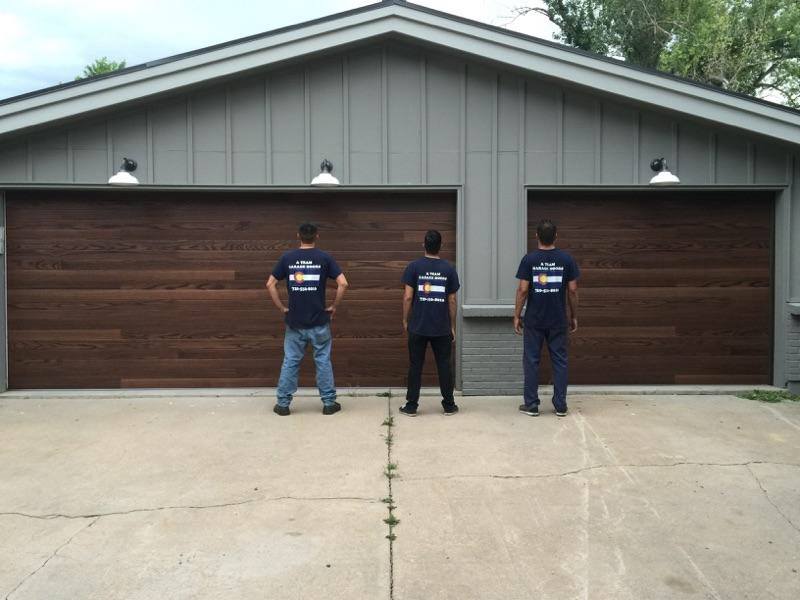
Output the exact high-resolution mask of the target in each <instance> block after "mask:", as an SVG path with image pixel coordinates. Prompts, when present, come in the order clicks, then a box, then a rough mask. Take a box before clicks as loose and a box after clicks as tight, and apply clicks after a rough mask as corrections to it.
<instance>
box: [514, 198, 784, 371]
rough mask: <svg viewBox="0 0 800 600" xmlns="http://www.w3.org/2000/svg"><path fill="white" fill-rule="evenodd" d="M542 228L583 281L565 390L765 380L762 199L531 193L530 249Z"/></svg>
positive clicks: (768, 214) (768, 325) (768, 206)
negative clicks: (552, 233)
mask: <svg viewBox="0 0 800 600" xmlns="http://www.w3.org/2000/svg"><path fill="white" fill-rule="evenodd" d="M541 218H550V219H552V220H554V221H555V222H556V223H557V225H558V228H559V238H558V245H559V246H560V247H562V248H564V249H566V250H567V251H569V252H571V253H572V254H573V255H574V256H575V257H576V259H577V261H578V264H579V266H580V268H581V271H582V277H581V281H580V305H581V307H580V314H579V317H580V319H579V321H580V329H579V331H578V333H577V335H575V336H573V337H572V339H571V349H570V381H572V382H575V383H594V384H601V383H609V384H611V383H619V384H634V383H653V384H658V383H663V384H700V383H709V384H711V383H720V384H723V383H729V384H735V383H748V384H749V383H769V382H770V381H771V375H770V368H771V367H770V365H771V348H772V328H773V325H772V314H773V311H772V290H771V285H770V282H771V270H772V269H771V248H772V241H771V240H772V234H771V231H772V197H770V196H764V195H758V194H754V193H748V194H738V193H737V194H732V193H725V194H716V195H709V194H705V193H704V194H699V193H694V194H692V193H688V192H683V193H680V194H676V193H675V192H667V191H659V192H656V191H653V192H650V193H648V194H646V195H642V194H641V193H636V194H633V193H626V194H619V193H617V194H612V193H605V194H598V193H586V194H576V193H570V194H558V195H542V194H541V193H531V195H530V197H529V205H528V222H529V226H530V227H529V238H528V239H529V246H530V247H531V248H533V247H535V244H536V239H535V226H536V223H537V222H538V220H539V219H541ZM547 376H548V377H549V373H548V375H547Z"/></svg>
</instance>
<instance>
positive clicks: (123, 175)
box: [108, 158, 139, 185]
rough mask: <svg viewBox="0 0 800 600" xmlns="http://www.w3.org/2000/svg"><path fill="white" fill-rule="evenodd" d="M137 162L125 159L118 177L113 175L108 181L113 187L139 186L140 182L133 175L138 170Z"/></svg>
mask: <svg viewBox="0 0 800 600" xmlns="http://www.w3.org/2000/svg"><path fill="white" fill-rule="evenodd" d="M136 167H137V164H136V161H135V160H133V159H130V158H123V159H122V164H121V165H120V167H119V171H118V172H117V174H116V175H112V176H111V178H110V179H109V180H108V183H110V184H111V185H139V180H138V179H136V177H134V176H133V175H131V173H132V172H133V171H135V170H136Z"/></svg>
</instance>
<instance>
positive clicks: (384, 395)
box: [375, 390, 393, 398]
mask: <svg viewBox="0 0 800 600" xmlns="http://www.w3.org/2000/svg"><path fill="white" fill-rule="evenodd" d="M375 395H376V396H377V397H378V398H391V397H392V396H393V394H392V390H389V391H388V392H378V393H377V394H375Z"/></svg>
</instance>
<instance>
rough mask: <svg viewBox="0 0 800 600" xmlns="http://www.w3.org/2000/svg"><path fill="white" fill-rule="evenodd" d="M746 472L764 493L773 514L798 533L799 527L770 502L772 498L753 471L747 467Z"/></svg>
mask: <svg viewBox="0 0 800 600" xmlns="http://www.w3.org/2000/svg"><path fill="white" fill-rule="evenodd" d="M754 464H758V463H754ZM747 470H748V471H749V472H750V475H752V476H753V479H755V482H756V483H757V484H758V487H759V488H760V489H761V491H762V492H763V493H764V497H765V498H766V499H767V502H769V503H770V504H771V505H772V507H773V508H774V509H775V512H777V513H778V514H779V515H780V516H781V517H783V520H784V521H786V522H787V523H788V524H789V526H790V527H791V528H792V529H794V530H795V531H796V532H797V533H800V527H798V526H797V525H795V524H794V522H793V521H792V520H791V519H790V518H789V517H788V515H787V514H786V513H784V512H783V511H782V510H781V509H780V508H779V507H778V505H777V504H775V502H773V501H772V498H771V497H770V495H769V493H768V492H767V490H766V488H765V487H764V484H763V483H761V479H759V477H758V475H756V474H755V472H754V471H753V469H751V468H750V465H747Z"/></svg>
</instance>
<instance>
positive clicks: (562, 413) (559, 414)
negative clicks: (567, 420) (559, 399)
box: [556, 408, 567, 417]
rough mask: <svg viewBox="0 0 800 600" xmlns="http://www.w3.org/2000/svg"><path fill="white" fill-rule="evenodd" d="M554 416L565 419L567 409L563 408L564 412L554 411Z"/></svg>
mask: <svg viewBox="0 0 800 600" xmlns="http://www.w3.org/2000/svg"><path fill="white" fill-rule="evenodd" d="M556 416H557V417H566V416H567V409H566V408H565V409H564V410H557V411H556Z"/></svg>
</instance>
